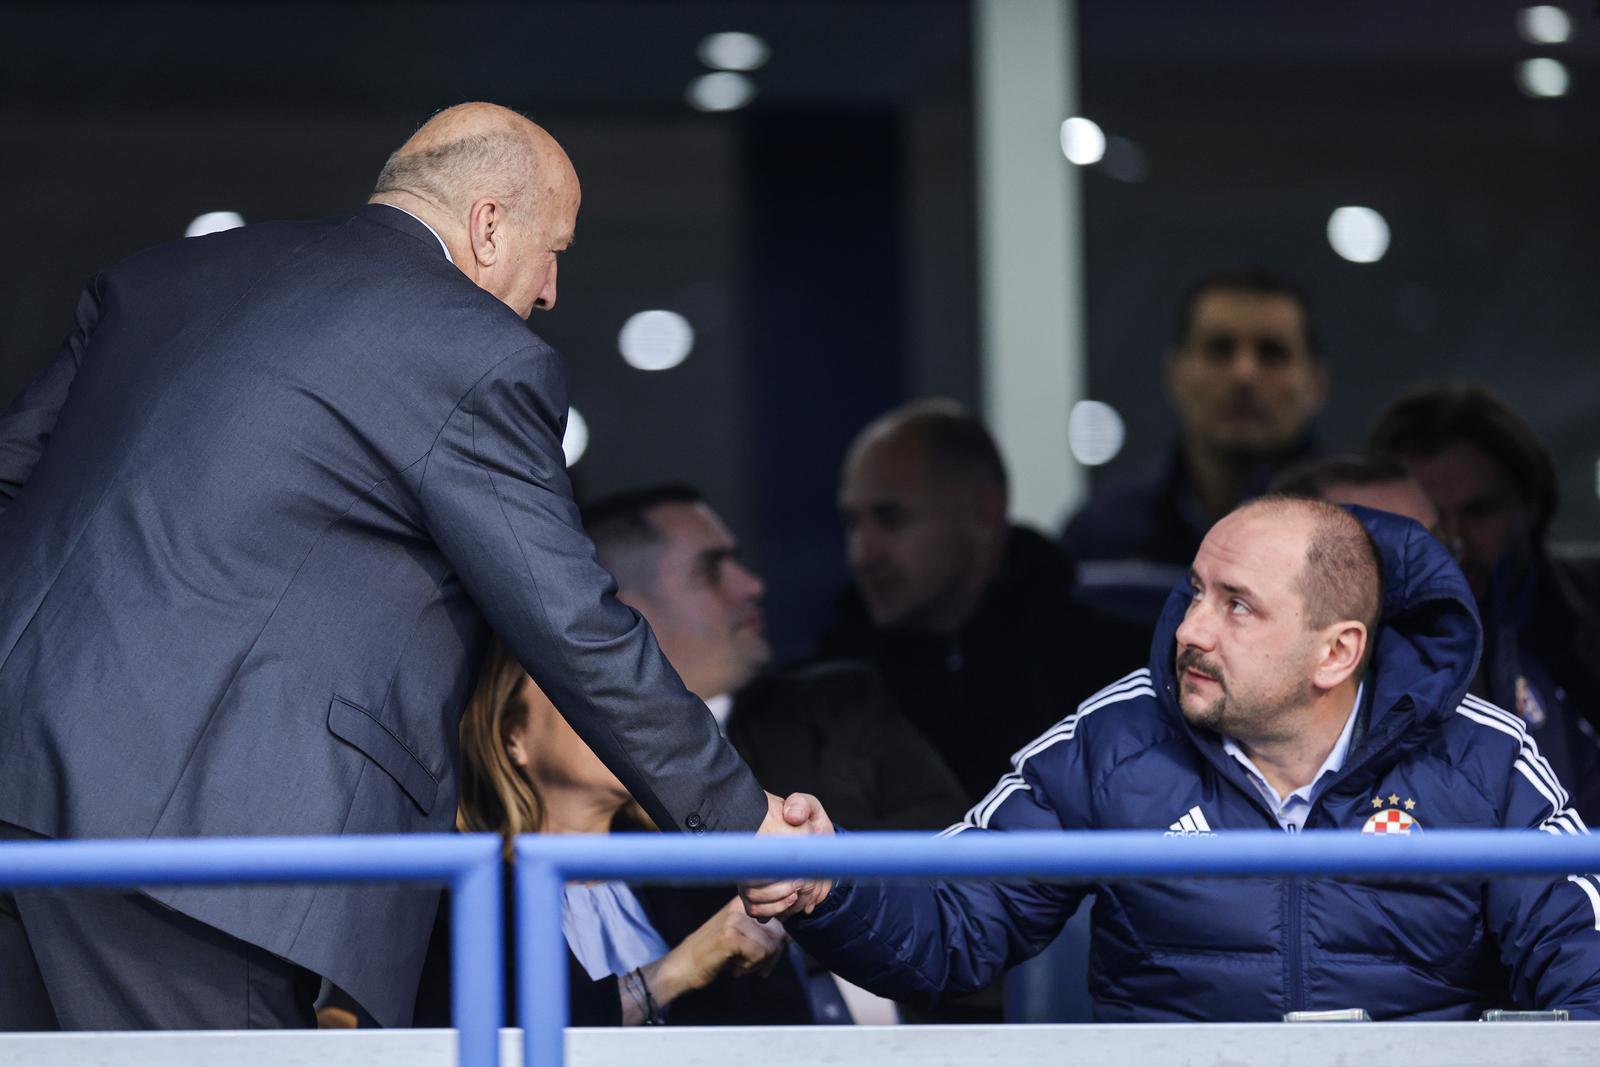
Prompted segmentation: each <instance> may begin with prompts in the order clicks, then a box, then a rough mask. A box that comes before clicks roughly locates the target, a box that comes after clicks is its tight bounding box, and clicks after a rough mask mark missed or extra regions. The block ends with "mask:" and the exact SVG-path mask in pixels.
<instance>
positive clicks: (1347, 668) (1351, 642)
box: [1311, 622, 1367, 690]
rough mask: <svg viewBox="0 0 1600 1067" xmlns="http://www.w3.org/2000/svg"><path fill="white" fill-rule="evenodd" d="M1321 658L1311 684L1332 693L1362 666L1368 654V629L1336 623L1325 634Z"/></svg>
mask: <svg viewBox="0 0 1600 1067" xmlns="http://www.w3.org/2000/svg"><path fill="white" fill-rule="evenodd" d="M1317 648H1318V651H1319V653H1320V655H1319V656H1318V658H1317V665H1316V670H1315V671H1313V672H1312V675H1311V683H1312V684H1313V685H1315V686H1316V687H1317V688H1318V689H1323V690H1328V689H1333V688H1335V687H1337V686H1339V685H1342V684H1344V683H1345V682H1346V681H1348V680H1349V679H1350V677H1351V676H1352V675H1354V674H1355V672H1356V668H1358V667H1360V666H1361V657H1362V655H1363V654H1364V653H1365V652H1366V651H1367V627H1366V625H1365V624H1364V623H1359V622H1336V623H1334V624H1333V625H1332V626H1330V627H1328V628H1327V629H1326V630H1324V631H1323V636H1322V641H1321V642H1320V643H1319V644H1318V646H1317Z"/></svg>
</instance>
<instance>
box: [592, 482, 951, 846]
mask: <svg viewBox="0 0 1600 1067" xmlns="http://www.w3.org/2000/svg"><path fill="white" fill-rule="evenodd" d="M584 527H585V529H586V530H587V531H588V533H589V536H590V537H592V538H593V539H594V544H595V552H596V554H597V555H598V556H599V559H600V564H601V566H603V567H605V568H606V570H608V571H610V572H611V573H612V575H613V576H614V577H615V578H616V580H617V598H618V599H619V600H621V601H622V602H623V603H625V604H628V605H629V606H631V607H633V608H634V609H635V610H637V611H638V612H639V614H641V615H643V616H644V618H645V621H646V622H648V623H649V624H650V628H651V630H653V631H654V632H655V635H656V640H657V641H659V642H660V644H661V651H662V652H663V653H664V654H665V655H666V657H667V661H668V662H669V663H671V664H672V665H673V669H675V670H676V671H677V672H678V673H679V674H680V675H681V676H682V678H683V683H684V685H685V686H687V687H688V688H689V691H690V692H692V693H694V694H695V695H696V696H698V697H700V699H702V700H704V701H705V702H706V704H707V706H709V707H710V708H711V713H712V714H713V715H714V716H715V717H716V719H717V722H718V724H719V725H720V726H721V727H722V732H723V733H724V735H726V736H727V738H728V740H729V741H731V742H732V743H733V746H734V748H736V749H738V751H739V753H740V755H742V756H743V757H744V759H745V761H746V762H747V763H749V765H750V768H751V770H753V771H754V772H755V775H756V778H757V780H759V781H761V782H764V783H766V784H767V786H768V788H779V787H780V786H781V787H782V788H783V789H785V790H786V792H807V793H815V794H816V795H817V796H818V797H820V798H821V800H822V802H823V804H824V805H826V806H827V808H828V810H829V811H830V812H832V814H833V815H834V817H835V818H837V819H838V820H839V821H840V823H841V824H843V825H845V826H848V827H850V828H851V829H855V830H917V829H936V828H938V827H941V826H946V825H949V823H950V820H952V819H955V818H958V817H959V816H960V813H961V812H962V811H963V810H964V809H965V808H966V807H967V805H968V804H969V803H971V797H970V796H968V795H967V794H966V793H965V792H964V791H963V790H962V788H961V785H960V783H959V782H957V781H956V778H955V776H954V774H953V773H952V772H951V771H950V769H949V768H948V767H946V766H945V763H944V761H943V760H941V759H940V758H939V754H938V753H937V752H935V751H934V749H933V746H932V744H931V743H929V741H928V739H927V738H926V737H924V736H923V734H922V732H921V731H920V730H918V729H917V728H916V727H915V726H913V725H912V724H911V722H910V721H908V720H907V719H906V718H905V716H903V715H901V714H900V713H899V712H898V711H897V710H896V709H895V707H894V706H893V704H892V703H891V701H890V699H889V695H888V693H887V691H886V690H885V689H884V686H883V683H882V682H881V681H880V680H879V679H878V676H877V675H876V674H875V673H874V672H873V671H872V670H871V669H869V668H867V667H865V666H858V665H855V664H842V663H824V664H817V665H815V666H812V667H810V668H808V669H805V670H799V671H786V672H774V671H768V670H766V668H767V666H768V663H769V661H770V660H771V658H772V648H771V646H770V645H768V643H767V639H766V637H765V635H764V632H763V624H762V616H761V599H762V596H763V595H764V593H765V587H764V586H763V585H762V584H761V579H760V578H758V577H757V576H756V575H754V574H752V573H751V572H750V570H749V569H748V568H746V567H745V566H744V565H743V564H742V563H741V562H740V561H739V546H738V543H737V542H736V541H734V539H733V535H732V534H731V533H730V532H729V531H728V528H727V527H726V526H725V525H723V522H722V520H721V519H720V518H718V516H717V514H716V512H714V511H712V510H711V508H710V507H709V506H708V505H707V504H706V503H705V501H704V500H703V499H702V498H701V496H700V493H699V492H698V491H697V490H695V489H692V488H690V487H689V486H683V485H665V486H653V487H649V488H644V489H637V490H633V491H631V492H626V493H618V494H616V495H614V496H610V497H607V498H605V499H604V500H600V501H597V502H596V503H595V504H594V505H593V506H591V507H589V508H588V509H586V510H585V512H584Z"/></svg>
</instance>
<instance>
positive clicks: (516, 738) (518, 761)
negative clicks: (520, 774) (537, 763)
mask: <svg viewBox="0 0 1600 1067" xmlns="http://www.w3.org/2000/svg"><path fill="white" fill-rule="evenodd" d="M506 757H507V758H508V759H510V760H511V765H512V766H513V767H517V768H519V769H521V770H524V771H525V770H527V769H528V762H529V752H528V728H527V726H526V724H524V725H522V726H519V727H517V728H516V729H515V730H510V731H507V733H506Z"/></svg>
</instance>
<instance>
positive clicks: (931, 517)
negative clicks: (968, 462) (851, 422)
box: [839, 435, 982, 631]
mask: <svg viewBox="0 0 1600 1067" xmlns="http://www.w3.org/2000/svg"><path fill="white" fill-rule="evenodd" d="M975 497H976V490H975V489H973V488H969V487H963V486H937V485H935V484H933V480H932V478H931V477H930V475H929V470H928V462H927V458H926V456H925V455H924V454H923V451H922V448H921V446H920V445H918V444H917V443H916V442H915V441H913V440H911V439H909V438H907V437H905V436H896V435H888V436H883V437H879V438H877V439H876V440H874V441H872V442H871V443H870V444H868V445H867V446H866V447H864V448H861V449H858V450H857V451H856V452H854V453H853V454H852V455H851V456H850V458H849V459H848V460H847V461H846V464H845V469H844V477H843V480H842V484H841V485H840V488H839V513H840V515H841V517H842V518H843V519H844V528H845V553H846V556H847V558H848V561H849V564H850V572H851V574H852V575H853V576H854V577H855V582H856V588H857V589H858V590H860V593H861V597H862V599H863V600H864V601H865V602H866V605H867V612H868V614H870V615H871V617H872V622H873V625H875V626H881V627H898V628H908V629H923V630H935V631H939V630H949V629H952V628H954V627H955V626H958V625H959V623H960V621H961V619H960V616H961V615H962V614H963V613H964V612H965V610H966V609H967V607H968V606H969V605H970V602H971V600H972V596H973V593H972V588H971V585H972V577H973V575H974V574H975V573H976V571H977V570H978V566H977V564H978V559H979V556H980V554H981V549H980V544H981V538H982V533H981V524H982V519H981V518H980V514H979V512H980V508H979V505H978V503H977V501H976V500H975Z"/></svg>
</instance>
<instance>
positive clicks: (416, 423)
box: [0, 206, 766, 1024]
mask: <svg viewBox="0 0 1600 1067" xmlns="http://www.w3.org/2000/svg"><path fill="white" fill-rule="evenodd" d="M566 412H567V400H566V387H565V380H564V373H563V369H562V366H561V362H560V359H559V357H558V356H557V355H556V353H555V352H554V351H552V350H551V349H550V348H549V346H547V345H546V344H544V342H542V341H541V340H539V338H538V337H536V336H535V335H534V334H533V333H532V332H530V331H529V329H528V326H527V324H526V323H524V322H523V321H522V320H520V319H519V318H518V317H517V316H516V315H515V314H514V313H513V312H512V311H510V310H509V309H508V308H506V307H505V306H504V305H502V304H500V303H499V302H498V301H497V300H495V299H494V298H493V297H491V296H490V295H489V294H488V293H485V292H483V291H482V290H480V289H478V288H477V287H476V286H474V285H472V284H471V282H469V281H468V280H467V279H466V278H465V277H464V276H463V275H462V274H461V273H460V272H459V271H458V270H457V269H456V268H455V267H453V266H451V265H450V263H449V262H448V261H447V260H446V259H445V258H444V256H443V254H442V253H441V251H440V248H439V244H438V242H437V241H436V240H435V239H434V237H433V236H432V235H431V234H430V233H429V232H428V231H427V229H426V227H423V226H422V225H421V224H420V223H418V222H416V220H414V219H412V218H410V217H409V216H407V215H406V214H405V213H403V212H400V211H397V210H395V209H393V208H387V207H381V206H369V207H366V208H364V209H363V210H362V211H361V212H359V213H358V214H356V215H355V216H352V217H348V218H340V219H332V220H328V221H323V222H313V223H265V224H261V225H256V226H250V227H246V228H244V229H240V230H233V231H229V232H227V233H222V234H217V235H215V236H211V237H204V238H191V239H186V240H182V241H178V242H175V243H172V244H168V245H163V246H160V247H157V248H153V249H150V250H147V251H145V252H141V253H139V254H137V255H135V256H133V257H132V258H130V259H128V260H126V261H124V262H122V263H120V264H118V265H117V266H115V267H113V268H111V269H110V270H107V271H106V272H104V273H103V274H101V275H99V276H98V277H96V278H95V279H94V280H93V281H92V282H91V283H90V285H89V286H88V288H87V289H86V291H85V292H84V294H83V297H82V299H81V301H80V303H79V306H78V311H77V321H76V328H75V329H74V330H73V332H72V334H71V336H70V337H69V338H68V339H67V341H66V344H65V346H64V348H63V350H62V352H61V353H60V355H59V356H58V357H57V358H56V359H55V360H54V362H53V363H51V364H50V365H49V366H48V367H47V369H46V370H45V371H44V372H43V373H42V374H41V376H40V377H39V378H38V379H37V380H36V381H34V382H33V384H32V385H30V386H29V387H28V389H27V390H25V391H24V393H23V394H22V395H21V396H20V397H19V398H18V399H17V400H16V401H15V402H14V403H13V404H12V406H11V407H10V409H9V410H7V411H6V412H5V414H3V415H0V820H3V821H7V822H12V823H16V824H18V825H20V826H23V827H26V828H28V829H30V830H33V831H35V832H37V833H40V834H45V835H47V836H52V837H125V836H169V835H184V836H188V835H222V834H357V833H389V832H396V831H410V830H436V831H442V830H448V829H450V827H451V826H452V823H453V818H454V812H455V800H456V789H455V770H454V768H455V764H456V749H457V723H458V719H459V715H460V712H461V708H462V706H463V704H464V703H465V699H466V697H467V695H468V692H469V690H470V687H471V685H472V683H473V679H474V673H475V670H476V666H477V662H478V658H479V655H480V650H481V648H482V646H483V641H484V636H485V632H486V631H485V624H486V623H487V625H488V626H492V627H493V628H494V629H495V630H496V631H498V632H499V633H500V634H502V635H504V637H505V640H506V642H507V644H508V645H509V646H510V648H511V649H512V650H513V651H514V652H515V653H516V655H517V657H518V658H519V659H520V660H521V661H522V663H523V664H524V665H525V666H526V667H527V668H528V670H529V672H530V673H531V674H532V675H533V676H534V678H535V679H537V680H538V682H539V684H540V685H541V686H542V687H543V688H544V689H545V690H546V691H547V692H548V693H549V694H550V696H551V697H552V699H553V700H554V701H555V702H556V704H557V706H559V707H561V708H562V709H564V710H565V711H566V713H567V714H568V716H569V717H570V718H571V720H572V723H573V725H574V727H576V729H577V731H578V733H579V734H580V735H582V737H583V738H584V740H585V741H587V742H588V743H589V745H590V746H591V747H593V748H594V750H595V751H596V752H597V753H598V754H599V755H600V757H601V758H602V759H603V760H604V761H605V762H606V764H607V765H608V766H610V767H611V769H612V770H613V771H615V772H616V773H617V775H618V776H619V777H620V778H621V779H622V781H623V782H624V783H625V784H626V785H627V786H628V788H629V789H630V790H631V791H632V792H633V794H634V796H635V797H637V798H638V800H639V801H640V802H641V803H642V804H643V805H644V807H645V809H646V810H648V811H649V812H650V814H651V816H652V817H653V818H654V819H655V820H656V822H657V824H658V825H660V826H662V827H674V828H681V829H685V830H688V831H691V832H697V833H698V832H705V831H707V830H717V829H729V830H753V829H754V828H755V827H756V826H757V825H758V824H759V823H760V820H761V818H762V816H763V815H764V814H765V811H766V808H765V801H764V798H763V796H762V792H761V789H760V787H759V786H758V785H757V784H756V781H755V779H754V778H753V777H752V776H751V775H750V772H749V771H748V770H747V769H746V767H745V766H744V764H743V763H742V762H740V760H739V758H738V757H737V756H736V755H735V754H734V752H733V750H732V749H731V748H730V747H729V746H728V745H727V744H726V743H724V742H723V741H722V740H721V738H720V737H719V735H718V732H717V728H716V725H715V724H714V722H713V720H712V718H711V716H710V714H709V713H708V712H707V711H706V709H705V706H704V705H703V704H701V703H700V701H699V700H697V699H696V698H695V697H693V696H692V695H690V694H689V693H688V692H687V691H686V690H685V689H684V688H683V686H682V684H681V683H680V682H679V680H678V678H677V675H676V674H675V673H674V672H673V671H672V669H671V667H670V666H669V665H668V664H667V662H666V661H665V660H664V659H663V658H662V657H661V654H660V652H659V650H658V649H657V647H656V643H655V639H654V637H653V636H652V635H651V633H650V631H649V628H648V627H647V626H646V625H645V623H644V622H643V621H642V620H641V619H640V618H639V616H638V615H636V614H635V613H634V612H632V611H631V610H630V609H628V608H626V607H624V606H622V605H620V604H618V603H617V602H616V601H615V600H614V599H613V597H612V593H613V591H614V586H613V583H612V582H611V579H610V578H609V576H607V574H606V573H605V572H604V571H603V570H602V569H601V568H600V567H599V566H598V565H597V564H596V563H595V559H594V554H593V550H592V548H591V546H590V543H589V541H588V539H587V537H585V536H584V534H583V533H582V531H581V528H580V527H579V524H578V516H577V512H576V509H575V508H574V506H573V503H572V499H571V490H570V486H569V484H568V481H567V476H566V471H565V466H564V464H563V461H562V453H561V435H562V429H563V426H564V424H565V420H566ZM152 895H153V896H155V897H157V898H158V899H160V900H162V901H165V902H166V903H168V904H170V905H171V906H173V907H175V908H177V909H178V910H180V911H182V912H184V913H186V914H189V915H191V916H194V917H195V918H198V919H200V920H202V921H204V922H206V923H209V924H211V925H213V926H216V927H218V928H220V929H222V930H224V931H226V932H228V933H230V934H233V935H235V936H237V937H240V938H243V939H244V940H247V941H250V942H252V943H254V944H257V945H260V946H261V947H263V948H266V949H268V950H269V951H272V952H275V953H277V954H279V955H281V956H283V957H285V958H287V959H290V960H293V961H294V962H296V963H299V964H302V965H304V966H306V967H309V968H311V969H312V970H314V971H316V972H317V973H319V974H322V975H324V976H326V977H328V978H330V979H331V980H333V981H334V982H336V983H337V984H338V985H340V986H342V987H343V988H345V989H346V990H347V991H349V992H350V993H351V994H352V995H353V996H354V997H356V998H357V999H358V1000H360V1001H361V1002H362V1003H363V1004H364V1005H365V1006H366V1007H367V1008H368V1010H369V1011H371V1012H372V1013H373V1014H374V1015H375V1016H376V1017H377V1018H378V1019H379V1020H380V1021H381V1022H384V1023H386V1024H400V1023H404V1022H406V1021H407V1020H408V1019H409V1014H410V1009H411V1003H412V998H413V996H414V993H415V989H416V979H417V974H418V970H419V968H420V966H421V960H422V955H423V951H424V948H425V946H426V941H427V936H428V930H429V926H430V923H431V922H432V919H433V912H434V908H435V905H436V902H437V900H438V893H437V891H436V890H424V889H400V888H393V887H379V886H370V885H369V886H324V887H287V888H286V887H258V888H251V889H237V888H227V889H215V888H176V889H160V890H153V891H152Z"/></svg>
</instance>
